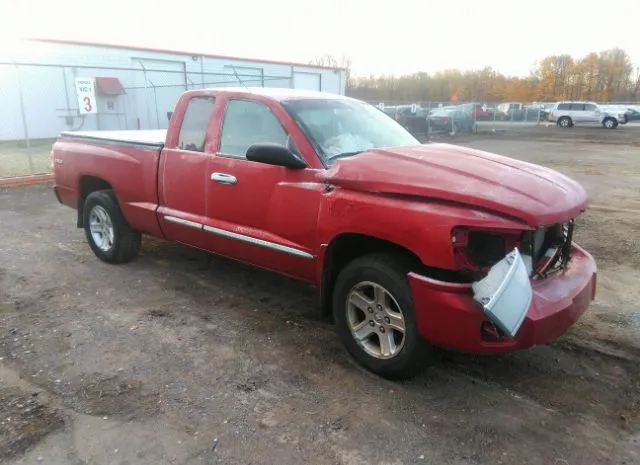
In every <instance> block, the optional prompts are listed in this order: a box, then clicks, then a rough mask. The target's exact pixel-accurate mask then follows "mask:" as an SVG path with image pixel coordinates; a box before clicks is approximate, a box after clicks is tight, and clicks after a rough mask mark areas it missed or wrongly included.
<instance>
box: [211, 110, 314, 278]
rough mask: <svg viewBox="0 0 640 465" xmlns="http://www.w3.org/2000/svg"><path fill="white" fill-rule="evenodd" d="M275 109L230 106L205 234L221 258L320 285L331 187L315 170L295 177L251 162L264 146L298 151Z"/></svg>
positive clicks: (217, 156) (215, 166)
mask: <svg viewBox="0 0 640 465" xmlns="http://www.w3.org/2000/svg"><path fill="white" fill-rule="evenodd" d="M269 105H275V103H273V102H262V101H259V100H257V99H256V100H252V99H247V98H229V99H228V100H227V101H226V105H225V109H224V116H223V118H222V125H221V127H220V129H219V136H218V141H217V143H218V145H217V152H216V153H215V155H213V156H211V157H210V159H209V164H208V174H209V180H208V182H209V189H208V194H207V206H206V220H205V222H206V223H205V224H206V226H205V231H206V232H209V233H210V234H213V235H215V236H217V239H216V247H218V248H219V250H217V252H218V253H220V254H222V255H225V256H228V257H230V258H234V259H237V260H240V261H243V262H247V263H251V264H253V265H257V266H260V267H263V268H267V269H270V270H273V271H276V272H279V273H282V274H286V275H290V276H295V277H298V278H302V279H306V280H308V281H313V280H314V279H315V261H316V253H317V251H316V250H315V236H316V234H315V232H316V228H317V218H318V211H319V207H320V202H321V196H322V194H323V191H324V185H323V184H322V183H318V182H315V179H316V170H314V169H311V168H306V169H297V170H293V169H289V168H285V167H282V166H275V165H268V164H265V163H258V162H252V161H248V160H247V159H246V157H245V154H246V152H247V149H248V148H249V147H250V146H251V145H253V144H256V143H263V142H271V143H277V144H282V145H287V146H288V147H289V148H290V149H291V150H292V151H296V152H297V148H296V144H295V143H294V142H293V138H292V137H291V136H290V132H289V131H287V129H286V128H285V126H284V124H283V123H282V121H281V120H280V119H279V118H278V116H276V114H275V113H274V111H273V110H272V109H271V108H270V106H269ZM298 154H299V153H298ZM301 156H302V155H301ZM303 158H304V157H303Z"/></svg>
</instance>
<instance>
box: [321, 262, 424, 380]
mask: <svg viewBox="0 0 640 465" xmlns="http://www.w3.org/2000/svg"><path fill="white" fill-rule="evenodd" d="M408 271H409V267H408V266H407V264H406V263H405V262H404V261H403V260H402V259H401V257H399V256H396V255H391V254H372V255H366V256H364V257H360V258H357V259H355V260H353V261H352V262H350V263H349V264H347V265H346V266H345V268H344V269H343V270H342V271H341V272H340V274H339V275H338V278H337V281H336V285H335V288H334V293H333V313H334V318H335V321H336V325H337V329H338V333H339V335H340V338H341V340H342V342H343V343H344V345H345V347H346V348H347V350H348V351H349V353H350V354H351V355H352V356H353V358H354V359H355V360H356V361H357V362H358V363H359V364H360V365H362V366H363V367H365V368H366V369H367V370H369V371H371V372H373V373H375V374H377V375H380V376H382V377H385V378H389V379H404V378H409V377H413V376H415V375H416V374H418V373H419V372H420V371H422V370H423V368H424V364H425V361H426V358H427V357H428V355H429V354H430V347H429V344H428V343H427V342H426V341H425V340H423V339H422V338H421V337H420V335H419V334H418V328H417V324H416V311H415V307H414V304H413V300H412V298H411V289H410V288H409V283H408V281H407V273H408Z"/></svg>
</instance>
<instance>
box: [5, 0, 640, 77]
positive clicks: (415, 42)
mask: <svg viewBox="0 0 640 465" xmlns="http://www.w3.org/2000/svg"><path fill="white" fill-rule="evenodd" d="M637 3H638V0H616V1H614V2H610V3H608V4H606V5H605V4H603V3H599V2H595V3H591V4H589V3H588V2H585V1H584V0H583V1H577V0H563V1H558V0H537V1H535V2H534V1H528V0H525V1H522V0H510V1H505V0H484V1H481V2H479V1H477V0H475V1H474V0H456V1H455V2H443V1H441V0H437V1H427V0H394V1H393V2H383V1H379V2H378V3H376V2H375V1H371V0H368V1H367V0H316V1H307V2H305V1H300V0H265V1H256V0H239V1H229V0H227V1H211V0H209V1H206V0H201V1H196V0H181V1H179V2H161V1H157V0H156V1H154V2H151V1H147V0H138V1H135V0H126V1H125V0H107V1H103V2H95V3H94V2H88V1H86V0H85V1H79V0H48V1H44V0H22V1H20V2H19V3H16V2H15V1H14V0H0V11H1V12H2V15H1V17H0V40H2V43H3V44H4V47H8V46H10V45H9V44H10V43H11V39H13V38H16V37H20V36H32V37H47V38H62V39H73V40H83V41H97V42H110V43H120V44H131V45H139V46H146V47H158V48H171V49H177V50H185V51H194V52H202V53H207V52H208V53H218V54H225V55H237V56H246V57H255V58H271V59H276V60H291V61H302V62H307V61H308V60H309V59H311V58H313V57H314V56H318V55H322V54H325V53H328V54H332V55H334V56H337V57H340V56H342V55H344V56H348V57H349V58H350V59H351V60H352V62H353V69H354V71H355V72H356V73H358V74H368V73H375V74H380V73H396V74H397V73H408V72H414V71H429V72H433V71H437V70H439V69H444V68H452V67H455V68H461V69H473V68H480V67H483V66H485V65H491V66H493V67H494V68H496V69H498V70H499V71H501V72H503V73H506V74H511V75H524V74H528V72H529V70H530V69H531V68H532V67H533V66H534V65H535V63H536V60H539V59H541V58H544V57H545V56H547V55H550V54H558V53H569V54H571V55H575V56H582V55H585V54H587V53H589V52H591V51H600V50H603V49H606V48H611V47H621V48H624V49H626V50H627V51H628V52H629V53H630V54H631V56H632V60H633V61H634V63H635V64H639V65H640V6H638V4H637ZM634 4H635V5H634Z"/></svg>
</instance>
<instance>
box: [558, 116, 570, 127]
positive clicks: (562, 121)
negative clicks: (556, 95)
mask: <svg viewBox="0 0 640 465" xmlns="http://www.w3.org/2000/svg"><path fill="white" fill-rule="evenodd" d="M557 124H558V126H560V127H561V128H564V129H567V128H570V127H571V126H573V121H571V118H569V117H568V116H563V117H562V118H559V119H558V123H557Z"/></svg>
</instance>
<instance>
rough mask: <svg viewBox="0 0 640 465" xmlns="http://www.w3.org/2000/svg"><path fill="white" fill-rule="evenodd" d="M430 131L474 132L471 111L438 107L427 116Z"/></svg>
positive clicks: (474, 125) (473, 120) (474, 126)
mask: <svg viewBox="0 0 640 465" xmlns="http://www.w3.org/2000/svg"><path fill="white" fill-rule="evenodd" d="M427 122H428V124H429V127H430V129H431V131H432V132H437V131H447V132H468V133H474V132H476V122H475V119H474V118H473V116H471V113H468V112H466V111H463V110H461V109H459V108H458V109H454V108H438V109H436V110H433V111H432V112H431V114H429V116H428V117H427Z"/></svg>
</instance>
